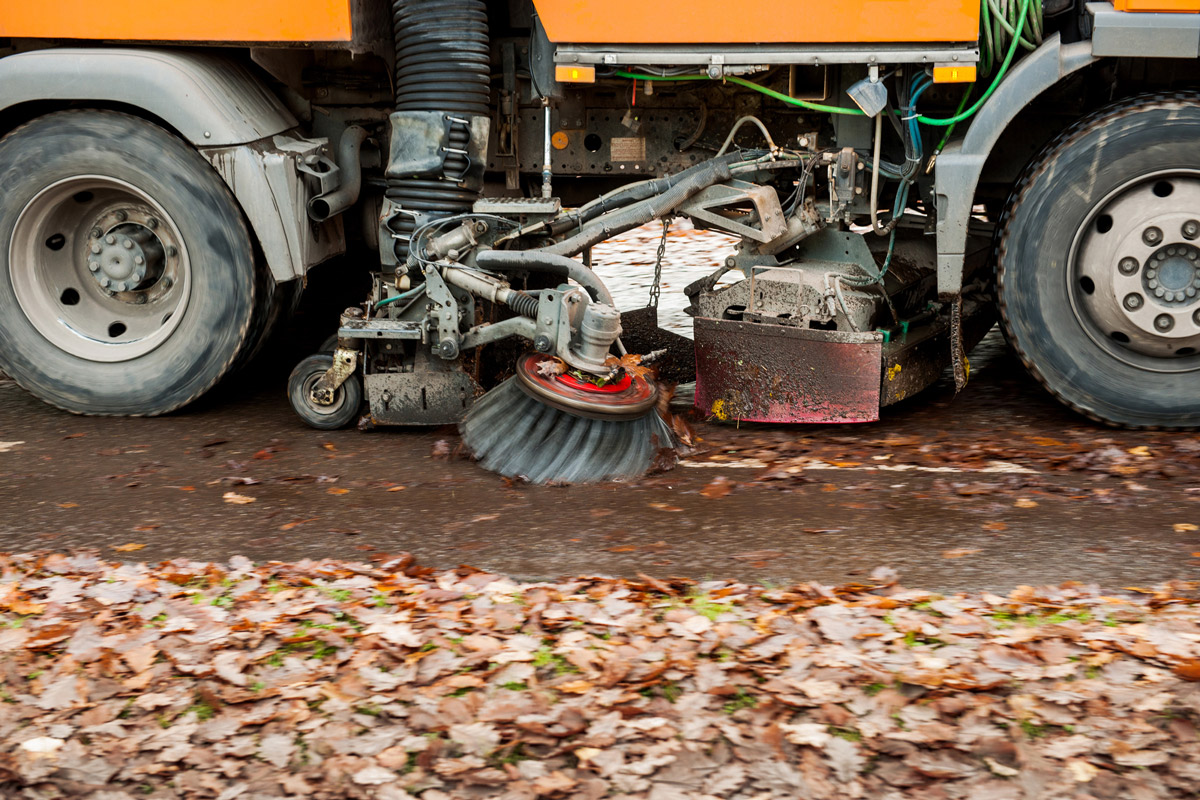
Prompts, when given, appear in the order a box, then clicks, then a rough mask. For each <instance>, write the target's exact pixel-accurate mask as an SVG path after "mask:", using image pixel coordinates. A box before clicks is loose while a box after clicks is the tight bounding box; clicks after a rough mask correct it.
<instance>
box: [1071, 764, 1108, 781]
mask: <svg viewBox="0 0 1200 800" xmlns="http://www.w3.org/2000/svg"><path fill="white" fill-rule="evenodd" d="M1067 772H1069V773H1070V774H1071V778H1072V779H1073V780H1074V781H1076V782H1077V783H1087V782H1088V781H1090V780H1091V779H1092V778H1094V777H1096V776H1097V775H1098V774H1100V770H1099V769H1097V768H1096V767H1093V766H1092V765H1091V764H1089V763H1088V762H1087V761H1084V760H1083V759H1081V758H1072V759H1071V760H1070V761H1068V762H1067Z"/></svg>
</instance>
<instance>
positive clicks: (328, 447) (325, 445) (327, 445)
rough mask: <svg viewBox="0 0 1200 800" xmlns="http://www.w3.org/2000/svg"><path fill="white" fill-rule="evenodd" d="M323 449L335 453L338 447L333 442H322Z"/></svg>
mask: <svg viewBox="0 0 1200 800" xmlns="http://www.w3.org/2000/svg"><path fill="white" fill-rule="evenodd" d="M321 447H323V448H325V449H326V450H329V451H335V450H337V445H336V444H334V443H333V442H321Z"/></svg>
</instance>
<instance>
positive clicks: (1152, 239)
mask: <svg viewBox="0 0 1200 800" xmlns="http://www.w3.org/2000/svg"><path fill="white" fill-rule="evenodd" d="M1142 241H1143V242H1145V243H1146V244H1158V243H1159V242H1161V241H1162V231H1160V230H1159V229H1158V228H1155V227H1153V226H1151V227H1149V228H1146V230H1144V231H1142Z"/></svg>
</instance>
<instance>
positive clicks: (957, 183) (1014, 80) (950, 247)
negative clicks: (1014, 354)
mask: <svg viewBox="0 0 1200 800" xmlns="http://www.w3.org/2000/svg"><path fill="white" fill-rule="evenodd" d="M1096 60H1097V57H1096V56H1095V55H1093V53H1092V43H1091V42H1090V41H1082V42H1075V43H1073V44H1063V43H1062V42H1061V40H1060V39H1059V36H1058V34H1054V35H1053V36H1050V37H1047V38H1046V40H1045V41H1044V42H1042V45H1041V46H1040V47H1039V48H1038V49H1037V50H1035V51H1034V52H1032V53H1030V54H1029V55H1027V56H1025V58H1023V59H1021V61H1019V62H1018V63H1017V65H1016V66H1015V67H1014V68H1013V69H1012V71H1011V72H1009V74H1008V75H1007V76H1006V77H1005V78H1004V80H1003V81H1001V82H1000V85H999V86H998V87H997V88H996V91H995V93H994V94H992V96H991V98H989V99H988V101H987V102H986V103H984V104H983V108H981V109H980V110H979V113H978V114H976V115H975V119H974V120H972V122H971V127H970V128H968V129H967V134H966V136H964V137H963V138H962V140H961V141H958V142H953V143H951V144H949V145H947V147H946V149H945V150H943V151H942V152H941V153H940V154H939V155H938V157H937V172H936V175H935V179H936V188H935V193H936V195H937V212H938V213H937V271H938V276H937V277H938V293H939V294H941V295H953V294H957V293H958V292H959V291H960V290H961V289H962V279H963V262H964V257H965V253H966V246H967V227H968V225H969V224H970V222H971V208H972V206H973V205H974V203H975V189H976V187H977V186H978V184H979V176H980V174H981V173H982V172H983V165H984V162H986V161H987V158H988V155H989V154H990V153H991V152H992V148H993V147H995V145H996V143H997V142H998V141H999V140H1000V136H1001V135H1002V134H1003V133H1004V131H1005V129H1006V128H1007V127H1008V126H1009V124H1010V123H1011V122H1012V121H1013V119H1015V118H1016V116H1017V114H1018V113H1020V111H1021V110H1022V109H1023V108H1025V106H1027V105H1029V103H1031V102H1033V100H1034V99H1035V98H1036V97H1037V96H1038V95H1040V94H1041V93H1042V92H1044V91H1046V90H1047V89H1049V88H1050V87H1052V86H1054V85H1055V84H1056V83H1058V82H1059V81H1060V80H1062V79H1063V78H1065V77H1066V76H1068V75H1070V74H1071V73H1073V72H1076V71H1078V70H1080V69H1083V68H1084V67H1086V66H1088V65H1089V64H1092V63H1094V62H1095V61H1096Z"/></svg>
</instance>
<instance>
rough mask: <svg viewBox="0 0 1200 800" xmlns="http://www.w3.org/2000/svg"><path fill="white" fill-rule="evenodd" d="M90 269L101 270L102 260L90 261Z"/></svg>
mask: <svg viewBox="0 0 1200 800" xmlns="http://www.w3.org/2000/svg"><path fill="white" fill-rule="evenodd" d="M88 269H90V270H91V271H92V272H99V271H100V262H99V261H89V262H88Z"/></svg>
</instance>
